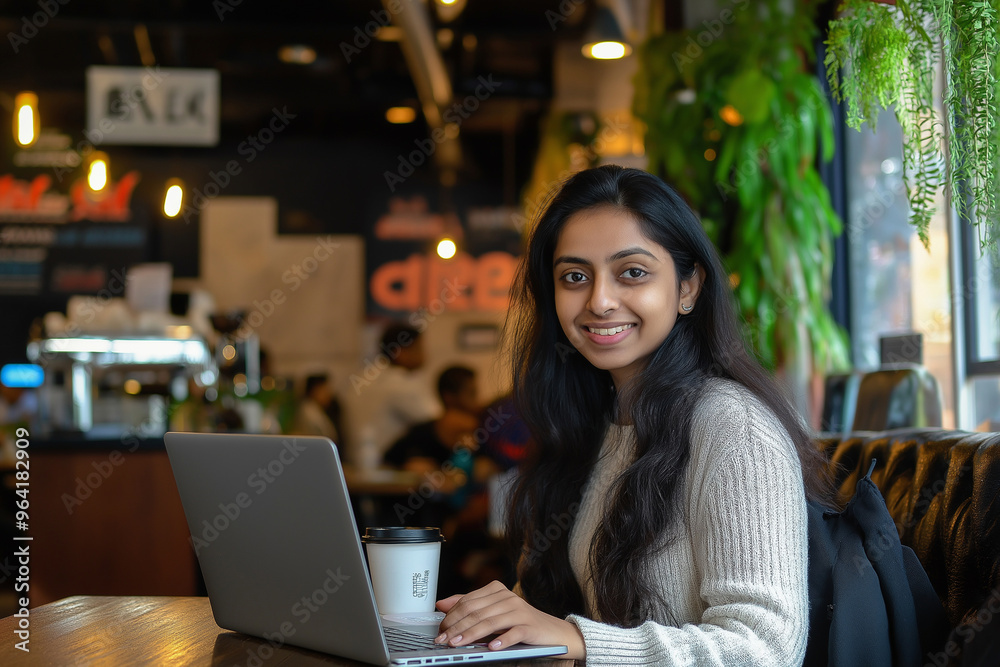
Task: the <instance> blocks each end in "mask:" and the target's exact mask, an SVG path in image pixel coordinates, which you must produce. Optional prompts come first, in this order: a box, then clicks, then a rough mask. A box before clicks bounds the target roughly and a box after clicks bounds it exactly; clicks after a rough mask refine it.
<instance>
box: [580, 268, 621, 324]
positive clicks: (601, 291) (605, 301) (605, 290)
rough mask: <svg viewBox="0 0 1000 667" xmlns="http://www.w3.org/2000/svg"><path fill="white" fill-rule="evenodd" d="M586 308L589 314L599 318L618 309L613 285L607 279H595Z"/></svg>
mask: <svg viewBox="0 0 1000 667" xmlns="http://www.w3.org/2000/svg"><path fill="white" fill-rule="evenodd" d="M587 308H588V309H589V310H590V312H592V313H594V314H595V315H600V316H603V315H605V314H606V313H609V312H611V311H613V310H615V309H616V308H618V297H617V293H616V290H615V285H614V283H613V282H612V281H610V280H608V279H607V278H603V277H596V278H595V279H594V282H593V288H592V289H591V292H590V299H589V301H588V302H587Z"/></svg>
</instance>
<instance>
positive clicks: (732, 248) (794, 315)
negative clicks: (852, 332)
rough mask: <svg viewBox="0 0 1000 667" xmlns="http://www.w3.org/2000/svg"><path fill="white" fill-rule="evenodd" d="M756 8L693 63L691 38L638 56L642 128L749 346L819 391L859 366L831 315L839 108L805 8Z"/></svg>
mask: <svg viewBox="0 0 1000 667" xmlns="http://www.w3.org/2000/svg"><path fill="white" fill-rule="evenodd" d="M784 5H785V3H783V2H780V1H779V0H766V2H765V1H761V2H756V3H751V4H750V5H749V8H746V9H744V11H742V12H741V13H738V14H737V13H735V12H734V14H735V16H734V18H733V20H732V21H731V22H730V23H729V24H728V25H726V26H725V27H724V32H723V33H722V34H720V35H718V36H717V38H716V39H715V40H714V41H713V42H711V43H710V44H708V45H707V46H704V48H703V49H702V50H701V53H694V54H693V53H692V51H694V50H693V49H691V48H690V45H691V44H692V43H693V42H692V38H695V37H696V36H695V35H694V34H693V33H665V34H660V35H657V36H655V37H653V38H651V39H650V40H649V41H647V42H646V43H645V44H644V45H643V46H642V47H641V49H640V50H639V57H640V64H639V72H638V74H637V76H636V81H635V87H636V95H635V101H634V105H633V109H634V113H635V115H636V116H637V117H638V118H640V119H641V120H642V121H643V123H644V124H645V126H646V127H645V129H646V133H645V148H646V155H647V158H648V166H647V169H649V171H651V172H653V173H656V174H659V175H661V176H663V177H664V178H665V179H666V180H667V181H668V182H670V183H672V184H673V185H674V186H675V187H676V188H678V190H680V191H681V193H682V194H683V195H684V196H685V197H686V198H687V200H688V201H689V202H690V203H691V205H692V206H693V207H694V208H695V210H696V211H698V213H699V215H700V216H701V220H702V224H703V225H704V226H705V229H706V230H707V231H708V233H709V235H710V237H711V238H712V239H713V241H714V242H715V243H716V245H717V246H718V247H719V249H720V250H721V251H722V254H723V257H724V259H725V261H726V264H727V265H728V267H729V269H730V271H731V274H732V275H731V281H732V282H733V284H734V286H735V291H736V295H737V298H738V301H739V305H740V308H741V310H742V313H743V316H744V318H745V319H746V320H747V322H748V323H749V325H750V327H751V331H752V342H753V344H754V347H755V349H756V351H757V354H758V356H759V357H760V358H761V360H762V361H763V362H764V363H765V364H767V365H769V366H771V367H772V368H779V369H787V368H788V367H795V368H796V369H797V370H796V372H797V373H798V374H799V375H800V377H801V378H803V381H802V382H799V383H798V388H804V389H807V388H808V381H809V377H810V376H811V375H812V374H813V373H815V372H818V373H820V374H822V373H823V372H825V371H829V370H834V369H842V368H845V367H847V366H848V365H849V360H848V353H847V342H846V335H845V333H844V331H843V330H842V329H841V328H840V327H838V326H837V324H836V323H835V322H834V320H833V317H832V315H831V314H830V311H829V309H828V307H827V303H828V301H829V296H830V294H829V286H830V284H831V281H830V275H831V268H832V264H833V250H832V239H833V237H834V236H835V235H837V234H839V233H840V231H841V227H842V225H841V221H840V219H839V217H838V216H837V215H836V213H835V212H834V211H833V209H832V207H831V205H830V197H829V193H828V191H827V189H826V187H825V185H824V184H823V182H822V179H821V178H820V175H819V173H818V172H817V170H816V166H815V163H816V158H817V150H819V151H820V155H821V156H822V157H823V159H825V160H828V159H830V157H831V155H832V151H833V124H832V116H831V110H830V107H829V104H828V102H827V99H826V97H825V95H824V93H823V90H822V88H821V87H820V85H819V82H818V81H817V80H816V77H815V76H814V75H813V74H812V73H811V71H810V70H809V67H808V63H807V62H806V61H805V59H804V57H803V55H802V54H804V53H811V52H812V39H813V37H814V36H815V34H816V31H815V26H814V24H813V22H812V17H811V15H810V11H809V6H810V5H809V4H808V3H806V2H796V3H795V5H796V6H795V11H791V12H790V11H788V10H787V8H786V7H785V6H784Z"/></svg>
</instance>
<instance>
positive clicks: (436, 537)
mask: <svg viewBox="0 0 1000 667" xmlns="http://www.w3.org/2000/svg"><path fill="white" fill-rule="evenodd" d="M361 541H362V542H369V543H372V544H422V543H426V542H444V537H442V535H441V529H440V528H433V527H430V526H420V527H414V526H387V527H378V528H375V527H372V526H368V527H367V528H365V534H364V537H362V538H361Z"/></svg>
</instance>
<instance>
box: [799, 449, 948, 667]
mask: <svg viewBox="0 0 1000 667" xmlns="http://www.w3.org/2000/svg"><path fill="white" fill-rule="evenodd" d="M874 468H875V461H874V460H873V461H872V464H871V467H870V468H869V469H868V473H867V474H866V475H865V476H864V477H863V478H862V479H861V480H859V481H858V483H857V486H856V487H855V490H854V497H852V498H851V500H850V502H848V504H847V507H845V508H844V511H843V512H834V511H831V510H829V509H827V508H824V507H822V506H821V505H819V504H816V503H814V502H810V503H809V643H808V645H807V647H806V659H805V663H804V665H806V666H808V667H812V666H816V667H820V666H822V667H827V666H829V667H863V666H865V665H873V666H878V667H890V666H892V667H910V666H911V665H923V664H924V662H926V660H925V657H926V656H927V655H928V652H930V651H933V650H935V649H937V648H938V647H940V646H941V645H942V644H943V643H944V639H945V636H946V635H947V632H948V623H947V620H946V617H945V613H944V607H943V606H942V604H941V600H940V598H938V596H937V594H936V593H935V592H934V587H933V586H932V585H931V582H930V579H928V577H927V573H926V572H924V569H923V567H922V566H921V565H920V561H919V560H918V559H917V556H916V554H915V553H914V552H913V550H912V549H910V548H909V547H907V546H904V545H902V544H901V543H900V541H899V534H898V533H897V532H896V524H895V523H894V522H893V520H892V516H891V515H890V514H889V510H888V508H887V507H886V505H885V500H884V499H883V498H882V494H881V493H880V492H879V490H878V487H877V486H875V483H874V482H872V480H871V473H872V470H874Z"/></svg>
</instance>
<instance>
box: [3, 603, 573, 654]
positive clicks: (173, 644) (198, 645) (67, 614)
mask: <svg viewBox="0 0 1000 667" xmlns="http://www.w3.org/2000/svg"><path fill="white" fill-rule="evenodd" d="M29 619H30V625H29V631H30V633H31V634H30V638H29V639H30V641H29V644H28V647H29V648H30V649H31V650H30V652H29V653H25V652H23V651H21V650H19V649H17V648H16V647H15V643H16V642H18V641H20V640H19V639H18V638H17V636H16V635H15V634H14V631H15V630H16V629H17V627H18V623H17V621H18V619H17V618H15V617H13V616H8V617H7V618H3V619H0V642H2V643H0V665H4V666H5V667H11V666H14V665H60V666H61V665H109V666H114V667H118V666H119V665H194V666H208V665H220V666H221V665H226V667H231V666H232V665H240V666H246V667H260V666H262V665H268V666H271V667H276V666H278V665H280V666H281V667H293V666H295V667H298V666H303V667H307V666H310V665H361V664H362V663H359V662H355V661H353V660H346V659H343V658H337V657H334V656H331V655H327V654H324V653H317V652H316V651H310V650H308V649H301V648H296V647H294V646H287V645H285V646H278V647H276V648H273V649H272V647H271V645H270V644H269V643H268V642H267V641H265V640H262V639H257V638H255V637H250V636H247V635H243V634H240V633H236V632H229V631H227V630H223V629H222V628H220V627H219V626H218V625H216V624H215V619H214V618H213V617H212V609H211V607H210V606H209V604H208V598H203V597H155V596H149V597H104V596H88V595H78V596H76V597H71V598H65V599H63V600H58V601H56V602H53V603H51V604H47V605H43V606H41V607H36V608H34V609H31V610H30V616H29ZM265 656H267V657H265ZM487 664H493V665H511V664H521V663H509V662H504V663H487ZM523 664H528V663H523ZM530 664H531V666H532V667H536V666H539V665H572V662H571V661H566V660H555V661H553V660H541V661H538V660H536V661H530Z"/></svg>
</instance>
